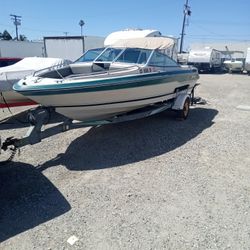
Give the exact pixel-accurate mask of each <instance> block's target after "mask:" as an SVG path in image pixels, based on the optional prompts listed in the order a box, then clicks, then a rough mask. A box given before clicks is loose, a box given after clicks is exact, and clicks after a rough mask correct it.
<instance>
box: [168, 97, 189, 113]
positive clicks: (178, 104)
mask: <svg viewBox="0 0 250 250" xmlns="http://www.w3.org/2000/svg"><path fill="white" fill-rule="evenodd" d="M187 98H188V99H190V95H189V94H187V93H180V94H178V96H177V97H176V99H175V101H174V104H173V106H172V109H173V110H182V109H183V107H184V103H185V101H186V99H187Z"/></svg>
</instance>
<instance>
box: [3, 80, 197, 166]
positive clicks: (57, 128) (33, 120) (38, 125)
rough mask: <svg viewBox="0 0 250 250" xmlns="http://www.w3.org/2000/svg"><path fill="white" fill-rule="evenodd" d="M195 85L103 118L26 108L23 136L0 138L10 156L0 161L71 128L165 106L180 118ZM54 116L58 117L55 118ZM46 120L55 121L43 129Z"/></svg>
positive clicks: (148, 113) (120, 119) (137, 116)
mask: <svg viewBox="0 0 250 250" xmlns="http://www.w3.org/2000/svg"><path fill="white" fill-rule="evenodd" d="M198 85H199V84H196V85H195V86H194V88H193V89H192V91H191V94H188V93H187V89H180V90H178V91H177V92H176V97H175V98H173V99H171V100H168V101H165V102H161V103H155V104H152V105H149V106H146V107H144V108H140V109H137V110H134V111H130V112H128V113H125V114H121V115H116V116H114V117H111V118H110V119H106V120H97V121H89V122H80V121H74V120H71V119H69V118H67V117H65V116H63V115H60V114H58V113H57V112H56V110H55V108H53V107H44V106H38V107H36V108H34V109H31V110H29V113H28V121H29V124H30V127H29V129H28V131H27V133H26V135H25V136H24V137H22V138H15V137H8V138H7V139H5V141H4V142H2V141H1V138H0V154H1V151H7V150H9V151H10V152H11V154H10V157H9V158H8V159H7V160H5V161H0V163H7V162H10V161H12V160H13V158H14V156H15V154H16V152H17V151H18V150H20V148H22V147H24V146H27V145H34V144H36V143H39V142H41V141H42V140H43V139H45V138H48V137H51V136H53V135H56V134H59V133H63V132H66V131H68V130H72V129H78V128H83V127H90V126H92V127H93V126H101V125H106V124H115V123H120V122H125V121H132V120H135V119H141V118H145V117H149V116H152V115H155V114H157V113H160V112H163V111H165V110H167V109H171V110H175V111H177V112H178V113H179V115H178V116H179V118H180V119H183V120H184V119H186V118H187V116H188V113H189V106H190V105H193V103H194V102H195V98H194V89H195V87H196V86H198ZM58 116H59V117H60V118H59V120H58ZM58 122H59V124H58ZM48 123H50V124H51V123H53V124H56V125H54V126H52V127H48V128H45V129H44V130H43V126H44V125H46V124H48Z"/></svg>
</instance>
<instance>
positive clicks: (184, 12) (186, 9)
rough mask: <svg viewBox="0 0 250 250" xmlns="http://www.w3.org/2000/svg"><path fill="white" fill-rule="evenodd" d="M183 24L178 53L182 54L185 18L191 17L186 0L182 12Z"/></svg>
mask: <svg viewBox="0 0 250 250" xmlns="http://www.w3.org/2000/svg"><path fill="white" fill-rule="evenodd" d="M183 14H184V16H183V23H182V30H181V45H180V53H182V48H183V41H184V35H185V25H186V17H187V16H191V10H190V6H188V0H186V4H185V5H184V10H183Z"/></svg>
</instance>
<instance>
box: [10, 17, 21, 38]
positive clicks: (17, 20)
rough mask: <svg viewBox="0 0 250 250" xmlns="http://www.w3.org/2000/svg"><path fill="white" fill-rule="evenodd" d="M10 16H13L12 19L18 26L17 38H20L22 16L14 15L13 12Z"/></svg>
mask: <svg viewBox="0 0 250 250" xmlns="http://www.w3.org/2000/svg"><path fill="white" fill-rule="evenodd" d="M10 16H11V17H12V18H11V20H13V23H14V25H15V26H16V39H17V40H19V39H18V26H20V25H21V18H22V17H21V16H17V15H14V14H11V15H10Z"/></svg>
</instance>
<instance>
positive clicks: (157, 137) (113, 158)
mask: <svg viewBox="0 0 250 250" xmlns="http://www.w3.org/2000/svg"><path fill="white" fill-rule="evenodd" d="M217 113H218V111H217V110H214V109H205V108H195V109H192V110H191V112H190V116H189V118H188V119H187V120H186V121H177V120H176V119H174V118H173V117H172V116H173V115H172V113H169V112H168V115H166V114H164V113H161V114H159V115H156V116H153V117H149V118H145V119H140V120H136V121H131V122H125V123H120V124H114V125H105V126H100V127H93V128H91V129H90V130H89V131H88V132H87V133H85V134H84V135H82V136H81V137H79V138H77V139H76V140H74V141H73V142H72V143H71V144H70V146H69V147H68V148H67V150H66V152H65V153H63V154H59V155H57V157H56V158H54V159H52V160H49V161H47V162H45V163H44V164H43V165H42V166H40V168H41V170H44V169H46V168H49V167H52V166H56V165H64V166H66V167H67V168H68V169H70V170H79V171H81V170H94V169H102V168H109V167H116V166H122V165H124V164H128V163H134V162H138V161H142V160H145V159H149V158H151V157H155V156H158V155H161V154H164V153H167V152H169V151H172V150H174V149H176V148H178V147H180V146H182V145H183V144H185V143H186V142H188V141H190V140H192V139H193V138H195V137H196V136H197V135H199V134H200V133H201V132H202V131H203V130H205V129H207V128H209V127H210V126H212V125H213V119H214V117H215V116H216V115H217Z"/></svg>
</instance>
